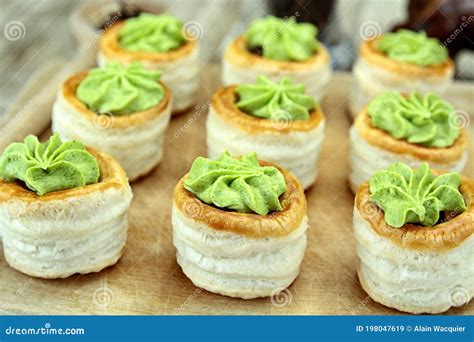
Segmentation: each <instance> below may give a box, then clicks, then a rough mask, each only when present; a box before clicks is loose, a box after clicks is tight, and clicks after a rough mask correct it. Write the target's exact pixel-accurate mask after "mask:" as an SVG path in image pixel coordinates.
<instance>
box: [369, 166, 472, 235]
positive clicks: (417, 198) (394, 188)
mask: <svg viewBox="0 0 474 342" xmlns="http://www.w3.org/2000/svg"><path fill="white" fill-rule="evenodd" d="M460 184H461V176H460V175H459V174H458V173H455V172H450V173H444V174H442V175H440V176H434V175H433V173H432V172H431V170H430V168H429V166H428V164H427V163H423V164H421V166H420V167H419V168H418V169H416V170H413V169H411V168H410V167H409V166H407V165H405V164H402V163H395V164H392V165H391V166H389V167H388V169H387V170H382V171H377V172H376V173H375V174H374V175H373V176H372V178H371V179H370V200H371V201H372V202H374V203H375V204H377V205H378V206H379V207H380V208H382V209H383V210H384V213H385V222H386V223H387V224H388V225H390V226H392V227H395V228H400V227H402V226H403V225H404V224H406V223H419V224H422V225H423V226H434V225H436V224H437V222H438V220H439V219H440V213H441V212H455V213H456V214H459V213H461V212H463V211H464V210H466V203H465V202H464V198H463V196H462V194H461V192H460V191H459V186H460Z"/></svg>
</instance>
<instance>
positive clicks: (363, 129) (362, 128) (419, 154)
mask: <svg viewBox="0 0 474 342" xmlns="http://www.w3.org/2000/svg"><path fill="white" fill-rule="evenodd" d="M354 126H355V129H357V132H359V134H360V135H361V136H362V138H364V140H366V141H367V142H368V143H369V144H370V145H373V146H375V147H378V148H381V149H383V150H386V151H389V152H392V153H398V154H408V155H411V156H413V157H416V158H418V159H421V160H423V161H428V162H432V163H437V164H441V165H442V164H447V163H450V162H456V161H458V160H459V159H461V157H462V155H463V153H464V152H465V151H466V150H467V148H468V140H467V134H466V130H465V129H462V130H461V134H460V135H459V138H458V139H457V140H456V141H455V142H454V144H453V145H452V146H450V147H428V146H423V145H417V144H411V143H409V142H408V141H406V140H398V139H396V138H394V137H392V136H391V135H390V134H389V133H387V132H385V131H383V130H381V129H378V128H375V127H373V126H372V124H371V118H370V116H369V115H368V114H367V107H366V108H364V109H363V110H362V112H361V113H360V114H359V115H358V116H357V118H356V120H355V122H354Z"/></svg>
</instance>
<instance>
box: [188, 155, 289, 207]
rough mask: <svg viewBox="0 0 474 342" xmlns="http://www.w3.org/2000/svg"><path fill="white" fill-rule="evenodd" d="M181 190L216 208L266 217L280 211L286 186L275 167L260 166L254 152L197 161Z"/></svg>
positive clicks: (201, 158)
mask: <svg viewBox="0 0 474 342" xmlns="http://www.w3.org/2000/svg"><path fill="white" fill-rule="evenodd" d="M184 188H185V189H186V190H188V191H190V192H192V193H193V194H195V195H196V196H197V197H198V198H199V199H200V200H201V201H202V202H204V203H207V204H211V205H214V206H216V207H218V208H223V209H228V210H232V211H237V212H242V213H250V212H254V213H256V214H259V215H266V214H268V213H270V212H272V211H281V210H282V209H283V208H282V206H281V204H280V200H279V197H280V195H281V194H283V193H284V192H285V191H286V183H285V179H284V177H283V175H282V173H281V172H280V171H279V170H278V169H277V168H276V167H273V166H260V164H259V162H258V159H257V155H256V154H255V153H250V154H247V155H244V156H242V157H241V158H239V159H237V158H233V157H231V156H230V154H229V153H228V152H224V153H223V154H221V156H220V157H219V158H218V159H217V160H210V159H207V158H203V157H198V158H196V160H195V161H194V162H193V165H192V166H191V170H190V171H189V173H188V176H187V177H186V179H185V181H184Z"/></svg>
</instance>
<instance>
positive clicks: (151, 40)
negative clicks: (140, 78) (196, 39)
mask: <svg viewBox="0 0 474 342" xmlns="http://www.w3.org/2000/svg"><path fill="white" fill-rule="evenodd" d="M182 30H183V22H182V21H181V20H179V19H177V18H175V17H173V16H171V15H169V14H166V13H165V14H161V15H154V14H150V13H142V14H140V15H139V16H138V17H136V18H130V19H127V20H126V21H125V25H124V27H123V28H122V29H121V30H120V33H119V43H120V47H122V48H123V49H125V50H130V51H143V52H158V53H166V52H169V51H171V50H175V49H177V48H179V47H180V46H181V45H183V44H184V43H185V42H186V40H185V37H184V35H183V31H182Z"/></svg>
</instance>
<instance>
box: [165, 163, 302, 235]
mask: <svg viewBox="0 0 474 342" xmlns="http://www.w3.org/2000/svg"><path fill="white" fill-rule="evenodd" d="M260 165H262V166H268V165H269V166H275V167H277V168H278V169H279V170H280V172H281V173H282V174H283V176H284V178H285V182H286V185H287V191H286V192H285V193H284V194H283V195H281V196H280V203H281V205H282V207H283V210H282V211H276V212H273V213H270V214H268V215H258V214H253V213H240V212H234V211H228V210H223V209H219V208H217V207H214V206H212V205H209V204H206V203H204V202H201V201H200V200H199V199H198V198H197V197H196V195H194V194H193V193H191V192H189V191H188V190H186V189H185V188H184V186H183V182H184V180H185V179H186V177H187V174H186V175H184V176H183V177H182V178H181V179H180V180H179V182H178V184H177V185H176V187H175V189H174V194H173V203H174V205H175V206H176V208H177V209H178V210H179V212H180V213H181V214H182V215H183V216H185V217H186V218H188V219H191V220H194V221H198V222H201V223H203V224H205V225H207V226H208V227H210V228H212V229H215V230H220V231H226V232H231V233H235V234H238V235H244V236H247V237H250V238H255V239H264V238H270V237H282V236H287V235H289V234H290V233H291V232H293V231H294V230H296V229H297V228H298V227H299V225H300V224H301V221H302V220H303V217H304V216H305V215H306V197H305V194H304V191H303V188H302V187H301V184H300V182H299V181H298V179H297V178H296V177H295V176H294V175H293V174H291V173H289V172H288V171H286V170H285V169H282V168H280V167H278V166H276V165H274V164H271V163H267V162H263V161H260Z"/></svg>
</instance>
